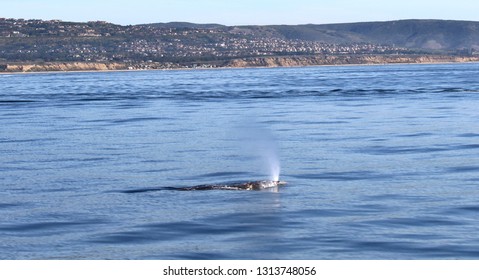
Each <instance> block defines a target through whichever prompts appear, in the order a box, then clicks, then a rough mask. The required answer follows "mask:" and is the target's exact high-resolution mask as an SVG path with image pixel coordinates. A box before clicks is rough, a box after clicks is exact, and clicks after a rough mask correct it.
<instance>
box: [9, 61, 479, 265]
mask: <svg viewBox="0 0 479 280" xmlns="http://www.w3.org/2000/svg"><path fill="white" fill-rule="evenodd" d="M477 77H479V64H447V65H385V66H347V67H346V66H342V67H305V68H274V69H223V70H195V71H145V72H109V73H47V74H21V75H0V121H1V129H0V155H1V156H0V258H1V259H479V234H478V232H479V79H478V78H477ZM278 162H279V163H280V166H281V173H280V179H281V180H284V181H287V182H288V184H287V185H286V186H282V187H280V188H278V189H271V190H270V191H228V190H210V191H175V190H174V189H168V188H171V187H185V186H194V185H200V184H217V183H228V182H245V181H251V180H267V179H269V178H270V177H271V176H272V175H271V173H272V172H271V169H274V168H275V164H278ZM132 190H133V191H132ZM135 190H140V191H138V192H135ZM143 190H145V191H143ZM149 190H151V191H149Z"/></svg>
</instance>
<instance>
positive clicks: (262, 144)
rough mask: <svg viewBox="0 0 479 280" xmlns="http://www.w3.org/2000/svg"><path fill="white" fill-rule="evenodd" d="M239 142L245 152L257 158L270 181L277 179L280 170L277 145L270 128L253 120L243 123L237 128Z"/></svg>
mask: <svg viewBox="0 0 479 280" xmlns="http://www.w3.org/2000/svg"><path fill="white" fill-rule="evenodd" d="M239 132H240V134H241V135H240V137H239V140H240V141H239V143H241V146H242V148H243V149H244V150H245V152H246V153H247V154H252V156H253V157H255V158H257V159H258V160H259V164H260V166H261V169H262V170H263V172H264V173H267V174H268V177H269V178H268V179H269V180H271V181H279V175H280V171H281V166H280V160H279V153H278V147H277V144H276V142H277V141H276V140H275V138H274V136H273V134H272V133H271V131H270V129H268V128H266V127H263V126H260V125H258V124H257V123H254V122H248V123H247V125H245V123H243V124H242V125H241V127H240V129H239Z"/></svg>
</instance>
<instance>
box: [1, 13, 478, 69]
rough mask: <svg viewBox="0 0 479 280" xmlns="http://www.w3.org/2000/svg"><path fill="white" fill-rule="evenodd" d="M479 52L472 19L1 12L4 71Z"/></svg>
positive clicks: (448, 54) (169, 66)
mask: <svg viewBox="0 0 479 280" xmlns="http://www.w3.org/2000/svg"><path fill="white" fill-rule="evenodd" d="M478 50H479V23H478V22H466V21H442V20H403V21H390V22H370V23H349V24H326V25H312V24H311V25H276V26H273V25H272V26H224V25H219V24H192V23H182V22H177V23H156V24H142V25H128V26H121V25H115V24H112V23H108V22H104V21H95V22H85V23H80V22H65V21H60V20H37V19H34V20H25V19H10V18H0V70H4V71H5V70H7V69H8V65H10V64H16V65H19V64H27V63H30V64H32V63H34V64H38V65H40V64H42V63H43V64H45V63H60V62H61V63H72V62H78V63H105V64H111V63H116V64H118V65H122V66H121V67H128V68H129V69H132V68H134V69H151V68H154V69H162V68H185V67H186V68H188V67H222V66H228V65H231V63H232V61H234V60H238V59H242V60H245V61H248V60H252V59H263V60H265V59H270V60H271V59H272V58H274V59H276V61H278V58H295V59H296V61H300V60H301V57H314V58H315V59H317V61H318V63H321V61H328V57H331V56H334V57H336V58H337V61H340V60H341V59H342V58H344V57H346V58H347V61H353V62H354V61H356V60H358V58H360V57H364V56H371V55H372V56H387V57H392V56H402V57H405V56H421V55H442V56H462V57H464V56H477V55H478ZM318 59H319V60H318ZM321 59H322V60H321ZM355 59H356V60H355ZM343 60H344V59H343ZM358 61H359V60H358ZM298 63H300V62H298ZM119 67H120V66H119ZM121 67H120V68H121Z"/></svg>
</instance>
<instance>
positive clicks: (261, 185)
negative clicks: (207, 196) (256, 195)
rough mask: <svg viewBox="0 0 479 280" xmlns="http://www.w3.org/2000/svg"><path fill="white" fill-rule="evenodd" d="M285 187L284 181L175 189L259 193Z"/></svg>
mask: <svg viewBox="0 0 479 280" xmlns="http://www.w3.org/2000/svg"><path fill="white" fill-rule="evenodd" d="M283 185H286V182H284V181H269V180H267V181H251V182H245V183H232V184H215V185H198V186H193V187H182V188H176V189H177V190H179V191H207V190H245V191H253V190H254V191H259V190H263V189H269V188H276V187H279V186H283Z"/></svg>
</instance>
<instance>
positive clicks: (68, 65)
mask: <svg viewBox="0 0 479 280" xmlns="http://www.w3.org/2000/svg"><path fill="white" fill-rule="evenodd" d="M468 62H479V56H457V55H360V56H351V55H341V56H271V57H251V58H238V59H231V60H227V61H217V62H207V63H193V64H188V65H171V64H163V63H154V62H152V63H141V64H132V63H105V62H42V63H38V62H37V63H35V62H12V63H0V74H12V73H38V72H90V71H128V70H130V71H135V70H179V69H223V68H273V67H301V66H334V65H380V64H437V63H468Z"/></svg>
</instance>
